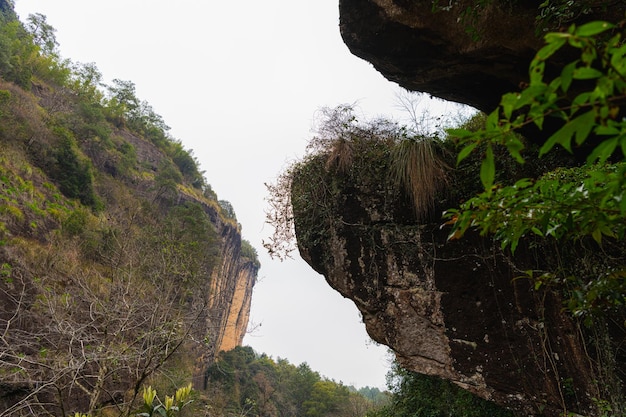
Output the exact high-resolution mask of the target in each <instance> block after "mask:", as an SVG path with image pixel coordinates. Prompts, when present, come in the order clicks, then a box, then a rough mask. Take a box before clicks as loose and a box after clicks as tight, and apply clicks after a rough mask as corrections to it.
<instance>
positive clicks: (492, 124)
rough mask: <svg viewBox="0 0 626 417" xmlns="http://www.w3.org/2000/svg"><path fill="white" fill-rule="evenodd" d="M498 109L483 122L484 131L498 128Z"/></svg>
mask: <svg viewBox="0 0 626 417" xmlns="http://www.w3.org/2000/svg"><path fill="white" fill-rule="evenodd" d="M498 116H499V109H495V110H494V111H492V112H491V113H490V114H489V116H487V120H486V122H485V130H496V129H497V128H498Z"/></svg>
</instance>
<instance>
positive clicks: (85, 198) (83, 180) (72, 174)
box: [50, 127, 102, 209]
mask: <svg viewBox="0 0 626 417" xmlns="http://www.w3.org/2000/svg"><path fill="white" fill-rule="evenodd" d="M54 132H55V134H56V135H57V136H58V137H59V145H58V147H57V148H55V150H54V156H55V159H56V164H55V166H54V167H53V168H52V170H51V172H50V174H51V176H52V177H53V178H54V179H55V180H56V181H57V182H58V183H59V189H60V190H61V192H62V193H63V194H65V195H66V196H67V197H69V198H77V199H79V200H80V202H81V203H83V204H85V205H86V206H89V207H92V208H94V209H100V208H101V204H102V203H101V202H100V200H99V199H98V197H97V195H96V193H95V190H94V186H93V181H94V178H93V172H92V167H91V163H90V162H89V160H87V159H86V158H84V157H81V155H80V151H79V150H78V147H77V145H76V141H75V139H74V137H73V135H72V134H71V132H69V131H67V130H65V129H63V128H60V127H58V128H55V129H54Z"/></svg>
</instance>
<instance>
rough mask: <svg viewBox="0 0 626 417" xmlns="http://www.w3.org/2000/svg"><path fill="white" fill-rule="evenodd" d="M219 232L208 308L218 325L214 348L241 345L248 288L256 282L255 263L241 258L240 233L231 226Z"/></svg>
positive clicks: (227, 348) (224, 348)
mask: <svg viewBox="0 0 626 417" xmlns="http://www.w3.org/2000/svg"><path fill="white" fill-rule="evenodd" d="M223 231H224V232H223V233H222V240H223V242H224V243H223V245H222V255H221V256H220V259H221V262H220V267H219V269H216V270H215V271H214V272H213V274H212V276H211V289H210V291H209V294H210V295H211V296H210V298H209V310H210V311H211V316H212V317H213V321H214V324H213V325H214V326H216V327H217V329H219V332H218V336H217V338H216V346H217V351H218V352H221V351H228V350H231V349H233V348H235V347H236V346H241V344H242V342H243V338H244V336H245V334H246V330H247V328H248V319H249V317H250V306H251V303H252V290H253V287H254V284H255V283H256V276H257V272H258V269H259V268H258V265H256V264H255V263H254V262H253V261H252V260H250V259H246V258H243V259H242V258H241V256H240V254H239V252H240V250H241V237H240V235H239V232H238V231H237V230H235V229H233V228H232V227H230V228H224V229H223Z"/></svg>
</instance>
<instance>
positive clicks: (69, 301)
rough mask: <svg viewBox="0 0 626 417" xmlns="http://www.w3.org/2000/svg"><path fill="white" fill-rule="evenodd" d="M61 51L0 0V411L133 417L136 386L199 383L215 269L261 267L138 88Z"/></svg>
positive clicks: (215, 321)
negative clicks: (107, 79) (106, 77)
mask: <svg viewBox="0 0 626 417" xmlns="http://www.w3.org/2000/svg"><path fill="white" fill-rule="evenodd" d="M57 46H58V45H57V42H56V39H55V38H54V28H52V27H51V26H50V25H49V24H47V22H46V19H45V16H42V15H31V16H30V17H29V18H28V19H27V22H26V23H24V24H23V23H21V22H20V21H18V20H17V18H16V15H15V13H14V11H13V9H12V4H11V3H10V2H7V1H4V0H2V1H0V146H1V151H0V416H9V415H10V416H21V415H55V416H65V415H70V414H72V413H74V412H76V411H80V412H85V413H87V412H88V413H92V414H96V413H99V414H102V415H129V414H130V413H131V411H132V410H133V409H134V407H135V406H136V405H137V403H138V398H139V397H141V394H142V392H143V387H144V386H145V385H147V384H151V385H152V386H154V387H155V388H156V389H157V390H158V391H159V392H160V391H163V390H165V392H173V390H174V388H176V387H182V386H185V385H186V384H187V383H188V382H191V381H192V380H193V381H194V387H198V386H199V387H202V373H203V371H204V368H205V367H206V366H207V365H206V364H208V363H210V362H211V361H212V359H213V357H214V356H215V354H216V353H217V352H216V351H217V349H218V347H219V346H218V343H219V340H220V338H221V336H222V333H223V331H224V329H223V328H221V323H222V322H223V321H224V320H223V316H224V315H225V314H228V303H229V302H230V301H229V298H228V297H229V295H228V293H227V292H224V291H225V289H224V288H227V287H228V285H231V284H230V283H229V282H227V283H226V284H228V285H226V286H224V285H217V284H216V280H217V281H219V280H228V279H230V278H229V277H228V276H226V275H224V274H223V272H221V271H222V269H223V267H222V265H225V264H227V262H232V263H234V264H236V265H238V268H240V269H245V270H246V271H248V272H249V276H250V277H251V278H250V279H252V280H254V278H255V277H256V271H257V270H258V268H259V263H258V260H257V257H256V251H255V249H254V248H253V247H252V246H251V245H250V244H249V243H248V242H246V241H241V238H240V229H241V228H240V225H239V224H238V223H237V220H236V217H235V213H234V210H233V208H232V206H231V205H230V203H228V202H227V201H219V200H218V198H217V196H216V194H215V193H214V192H213V191H212V189H211V187H210V185H209V184H208V183H207V182H206V180H205V178H204V177H203V173H202V172H201V171H200V169H199V167H198V162H197V160H196V159H195V157H194V156H193V153H192V152H191V151H190V150H188V149H185V148H184V146H183V145H182V143H181V142H180V141H179V140H177V139H175V138H173V137H172V136H171V135H169V133H168V129H169V128H168V127H167V125H166V124H165V122H164V120H163V119H162V118H161V116H159V115H158V114H157V113H156V112H155V111H154V110H153V109H152V107H151V106H150V105H149V104H148V103H146V102H145V101H141V100H139V99H138V98H137V96H136V94H135V86H134V84H133V83H132V82H130V81H123V80H114V81H113V83H112V85H104V84H103V83H102V75H101V74H100V73H99V71H98V69H97V68H96V66H95V65H94V64H80V63H74V62H71V61H69V60H64V59H62V58H61V57H60V54H59V52H58V49H57ZM225 245H230V246H232V248H231V249H229V250H228V251H224V250H223V248H224V247H225ZM224 253H229V254H232V257H233V259H232V260H225V259H223V257H224ZM233 285H234V284H233ZM214 288H219V289H220V290H219V291H217V292H216V291H214V290H213V289H214ZM228 288H229V287H228Z"/></svg>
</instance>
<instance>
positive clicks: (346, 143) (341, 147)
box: [326, 138, 354, 173]
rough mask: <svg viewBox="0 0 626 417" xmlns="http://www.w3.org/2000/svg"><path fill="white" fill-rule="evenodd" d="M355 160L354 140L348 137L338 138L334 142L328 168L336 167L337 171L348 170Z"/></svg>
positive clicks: (327, 162) (327, 163) (328, 159)
mask: <svg viewBox="0 0 626 417" xmlns="http://www.w3.org/2000/svg"><path fill="white" fill-rule="evenodd" d="M353 160H354V142H353V141H351V140H348V139H344V138H341V139H337V140H335V141H334V142H333V144H332V148H331V149H330V153H329V154H328V158H327V159H326V169H327V170H330V169H335V170H336V171H337V172H340V173H345V172H347V171H348V169H349V168H350V166H351V165H352V161H353Z"/></svg>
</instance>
